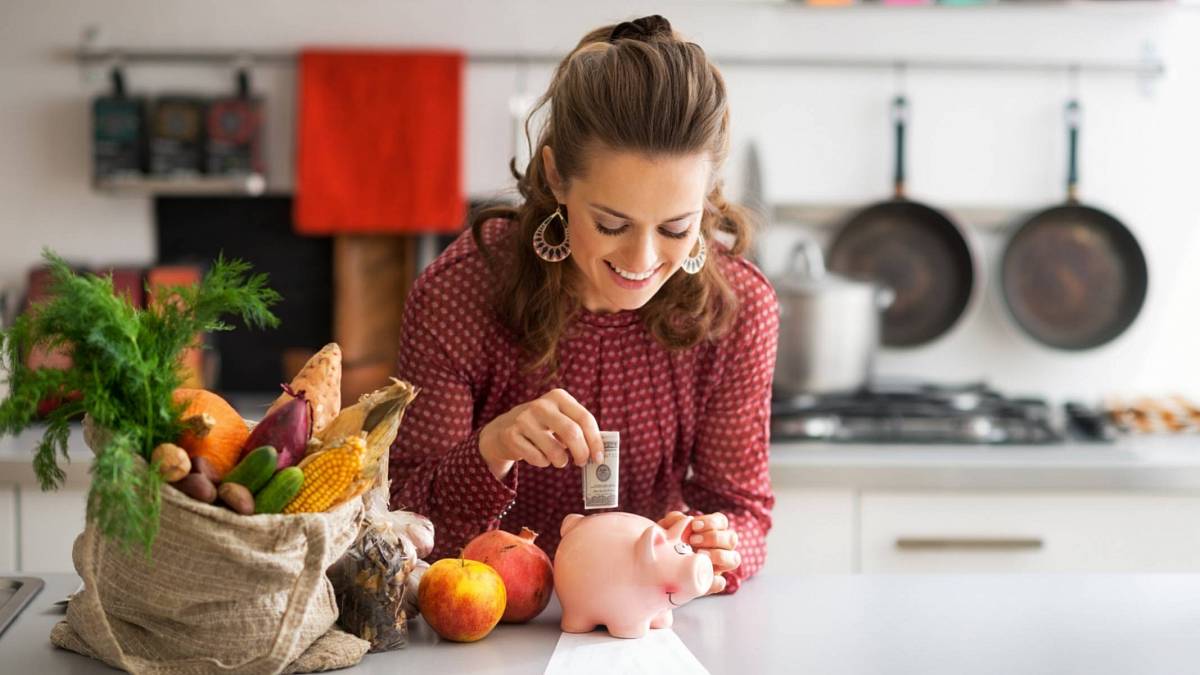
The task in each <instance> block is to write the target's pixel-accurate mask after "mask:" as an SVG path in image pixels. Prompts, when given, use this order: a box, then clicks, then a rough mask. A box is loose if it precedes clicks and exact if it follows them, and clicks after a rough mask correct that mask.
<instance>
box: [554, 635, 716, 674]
mask: <svg viewBox="0 0 1200 675" xmlns="http://www.w3.org/2000/svg"><path fill="white" fill-rule="evenodd" d="M593 673H594V674H595V675H612V674H613V673H625V674H629V675H699V674H700V673H703V674H704V675H708V669H706V668H705V667H704V666H703V665H702V664H701V663H700V661H699V659H697V658H696V655H695V654H692V652H691V651H689V650H688V648H687V647H686V646H685V645H684V644H683V640H680V639H679V636H678V635H676V634H675V631H673V630H671V629H670V628H655V629H652V630H651V631H650V632H649V633H647V634H646V636H645V637H643V638H638V639H632V640H631V639H623V638H615V637H612V636H611V635H609V634H608V633H605V632H603V631H592V632H591V633H563V634H562V635H561V636H560V637H559V638H558V644H557V645H556V646H555V647H554V654H553V655H551V656H550V663H549V664H548V665H547V666H546V672H545V675H592V674H593Z"/></svg>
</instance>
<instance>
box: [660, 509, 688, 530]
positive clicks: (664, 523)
mask: <svg viewBox="0 0 1200 675" xmlns="http://www.w3.org/2000/svg"><path fill="white" fill-rule="evenodd" d="M684 518H687V514H685V513H683V512H682V511H671V512H670V513H668V514H667V515H665V516H663V517H662V519H661V520H659V521H658V526H659V527H661V528H662V529H664V530H669V529H671V526H672V525H674V524H675V523H678V522H679V521H680V520H683V519H684Z"/></svg>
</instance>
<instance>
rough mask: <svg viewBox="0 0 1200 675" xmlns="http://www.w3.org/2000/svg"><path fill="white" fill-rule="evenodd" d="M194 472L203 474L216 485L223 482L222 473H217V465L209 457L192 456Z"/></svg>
mask: <svg viewBox="0 0 1200 675" xmlns="http://www.w3.org/2000/svg"><path fill="white" fill-rule="evenodd" d="M192 473H198V474H202V475H203V476H204V477H205V478H207V479H208V480H209V482H210V483H212V484H213V485H214V486H216V485H220V484H221V474H219V473H217V469H216V467H214V466H213V465H212V462H210V461H208V458H207V457H193V458H192Z"/></svg>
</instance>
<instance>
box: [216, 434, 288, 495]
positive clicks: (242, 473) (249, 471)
mask: <svg viewBox="0 0 1200 675" xmlns="http://www.w3.org/2000/svg"><path fill="white" fill-rule="evenodd" d="M278 463H279V453H278V452H276V451H275V448H272V447H271V446H269V445H264V446H262V447H261V448H256V449H254V450H251V451H250V452H249V453H248V454H247V455H246V456H245V457H243V458H242V461H240V462H238V465H237V466H235V467H233V469H232V470H231V471H230V472H229V473H227V474H225V478H223V479H222V480H223V482H226V483H237V484H238V485H244V486H245V487H246V489H247V490H249V491H250V492H258V491H259V490H261V489H262V486H264V485H266V484H267V481H269V480H271V476H274V475H275V467H276V465H277V464H278Z"/></svg>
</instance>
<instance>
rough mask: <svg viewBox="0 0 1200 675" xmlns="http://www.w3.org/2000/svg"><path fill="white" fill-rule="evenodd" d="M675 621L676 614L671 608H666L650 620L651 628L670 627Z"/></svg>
mask: <svg viewBox="0 0 1200 675" xmlns="http://www.w3.org/2000/svg"><path fill="white" fill-rule="evenodd" d="M673 623H675V615H674V614H672V613H671V610H669V609H664V610H663V611H661V612H659V613H658V615H657V616H655V617H654V619H652V620H651V621H650V627H651V628H670V627H671V624H673Z"/></svg>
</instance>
